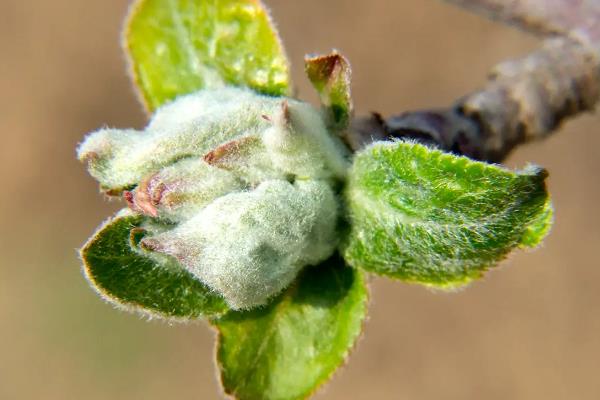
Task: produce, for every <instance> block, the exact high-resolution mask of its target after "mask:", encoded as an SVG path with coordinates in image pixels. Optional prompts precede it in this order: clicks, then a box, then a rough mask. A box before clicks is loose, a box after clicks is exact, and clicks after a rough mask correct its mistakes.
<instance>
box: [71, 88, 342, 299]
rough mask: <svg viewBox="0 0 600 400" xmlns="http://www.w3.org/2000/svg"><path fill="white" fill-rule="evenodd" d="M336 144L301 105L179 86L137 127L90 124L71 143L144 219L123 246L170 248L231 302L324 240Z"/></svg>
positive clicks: (308, 260) (271, 284)
mask: <svg viewBox="0 0 600 400" xmlns="http://www.w3.org/2000/svg"><path fill="white" fill-rule="evenodd" d="M347 156H348V154H347V152H346V149H345V147H344V146H343V145H342V144H341V143H340V142H339V141H338V139H337V138H335V137H333V136H332V135H331V134H330V133H329V132H328V131H327V129H326V127H325V124H324V122H323V119H322V117H321V114H320V112H318V111H317V110H315V109H314V108H312V107H311V106H310V105H308V104H306V103H302V102H299V101H297V100H294V99H288V98H281V97H268V96H263V95H260V94H257V93H255V92H252V91H250V90H245V89H238V88H223V89H211V90H202V91H199V92H197V93H194V94H190V95H187V96H183V97H180V98H178V99H177V100H175V101H173V102H172V103H170V104H167V105H165V106H163V107H162V108H160V109H159V110H158V111H157V112H156V113H155V115H154V116H153V118H152V120H151V121H150V123H149V125H148V126H147V127H146V128H145V129H144V130H143V131H136V130H131V129H125V130H121V129H101V130H98V131H96V132H93V133H91V134H89V135H88V136H87V137H86V139H85V140H84V141H83V143H82V144H81V145H80V147H79V149H78V157H79V159H80V160H82V161H85V162H87V165H88V170H89V172H90V174H91V175H92V176H93V177H94V178H96V179H97V180H98V182H99V183H100V187H101V188H102V190H104V191H105V192H106V193H108V194H110V195H121V196H123V197H124V199H125V200H126V202H127V204H128V205H129V208H130V209H131V210H133V211H134V212H136V213H140V214H143V215H146V216H148V218H149V221H152V223H151V224H150V223H149V224H147V226H146V227H145V228H144V229H145V234H144V237H143V238H142V239H141V241H139V242H137V243H133V244H132V245H133V246H137V248H136V249H135V251H137V252H140V253H141V254H144V255H146V256H148V257H159V258H160V257H172V258H174V259H175V260H177V261H178V265H179V266H180V267H181V268H185V269H186V270H187V271H189V272H190V273H191V274H193V276H194V277H196V278H197V279H198V280H200V281H201V282H203V283H204V284H205V285H207V286H208V287H209V288H211V289H212V290H214V291H215V292H217V293H219V294H220V295H221V296H223V298H224V299H225V301H226V302H227V303H228V305H229V306H230V307H232V308H234V309H248V308H252V307H256V306H259V305H262V304H265V303H266V302H267V301H268V300H269V299H270V298H271V297H273V296H274V295H276V294H277V293H279V292H280V291H281V290H283V289H284V288H286V287H287V286H288V285H289V284H290V283H291V282H292V281H293V280H294V278H295V277H296V276H297V274H298V272H299V271H300V270H301V269H302V268H303V267H304V266H306V265H315V264H318V263H319V262H321V261H323V260H325V259H327V258H328V257H329V256H330V255H331V254H332V253H333V252H334V250H335V248H336V246H337V245H338V242H337V240H338V239H337V238H338V234H337V232H336V225H337V221H338V216H339V213H340V210H339V209H338V201H337V199H336V194H335V188H336V187H338V186H339V182H340V181H342V180H344V177H345V174H346V171H347V169H348V167H349V165H348V161H347Z"/></svg>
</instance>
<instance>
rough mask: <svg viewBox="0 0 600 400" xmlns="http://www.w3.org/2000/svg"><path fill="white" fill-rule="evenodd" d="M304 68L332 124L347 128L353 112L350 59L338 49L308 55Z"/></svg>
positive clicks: (336, 127)
mask: <svg viewBox="0 0 600 400" xmlns="http://www.w3.org/2000/svg"><path fill="white" fill-rule="evenodd" d="M304 68H305V70H306V74H307V75H308V79H310V81H311V82H312V84H313V86H314V87H315V89H317V92H318V93H319V97H320V98H321V104H322V105H323V107H324V108H325V109H326V110H327V112H328V114H329V118H330V119H331V125H332V126H333V128H335V129H340V130H341V129H345V128H346V127H347V126H348V123H349V122H350V116H351V114H352V98H351V95H350V75H351V69H350V64H349V63H348V60H346V58H345V57H344V56H342V55H341V54H339V53H338V52H337V51H333V52H332V53H331V54H328V55H326V56H307V57H306V58H305V59H304Z"/></svg>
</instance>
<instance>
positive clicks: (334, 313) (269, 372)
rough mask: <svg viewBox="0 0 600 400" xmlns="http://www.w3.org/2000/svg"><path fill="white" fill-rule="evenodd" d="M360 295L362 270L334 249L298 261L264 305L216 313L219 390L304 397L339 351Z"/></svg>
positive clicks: (273, 399)
mask: <svg viewBox="0 0 600 400" xmlns="http://www.w3.org/2000/svg"><path fill="white" fill-rule="evenodd" d="M367 300H368V292H367V288H366V284H365V280H364V277H363V275H362V273H361V272H360V271H358V270H354V269H352V268H348V267H346V266H344V264H343V261H342V260H341V259H339V257H334V258H332V259H330V260H329V261H327V262H325V263H323V264H321V265H319V266H316V267H309V268H307V269H305V270H304V272H303V273H302V274H301V275H300V277H299V278H298V281H297V282H296V284H295V285H294V286H292V287H290V288H289V289H288V290H287V291H286V292H285V293H283V294H282V295H281V296H280V297H279V298H278V299H277V300H275V301H274V302H273V303H271V304H270V305H269V306H267V307H265V308H261V309H256V310H252V311H247V312H231V313H229V314H226V315H225V316H224V317H223V318H221V319H219V320H218V321H215V324H216V325H217V327H218V329H219V332H220V333H219V347H218V350H217V360H218V363H219V366H220V369H221V379H222V383H223V386H224V388H225V391H226V392H227V393H228V394H230V395H233V396H235V397H236V398H238V399H241V400H246V399H247V400H250V399H261V400H279V399H281V400H284V399H286V400H287V399H302V398H306V397H307V396H309V395H310V394H311V393H312V392H314V391H315V389H316V388H317V387H318V386H319V385H320V384H322V383H323V382H325V381H326V380H327V379H328V378H329V377H330V376H331V374H332V373H333V372H334V371H335V370H336V369H337V368H338V366H339V365H340V364H341V363H343V362H344V360H345V359H346V357H347V355H348V353H349V351H350V349H351V348H352V346H353V344H354V343H355V341H356V339H357V338H358V336H359V335H360V332H361V330H362V323H363V320H364V318H365V315H366V307H367Z"/></svg>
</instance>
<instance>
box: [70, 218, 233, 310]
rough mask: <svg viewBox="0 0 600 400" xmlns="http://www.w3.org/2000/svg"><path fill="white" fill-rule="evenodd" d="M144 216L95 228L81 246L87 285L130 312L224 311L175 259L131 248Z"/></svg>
mask: <svg viewBox="0 0 600 400" xmlns="http://www.w3.org/2000/svg"><path fill="white" fill-rule="evenodd" d="M145 220H146V218H145V217H142V216H139V215H122V214H120V215H117V217H115V218H113V219H111V220H109V221H107V222H106V223H105V224H104V225H103V226H101V227H100V228H99V230H98V231H97V232H96V234H95V235H94V236H92V238H91V239H90V240H89V241H88V242H87V243H86V244H85V246H84V247H83V249H82V250H81V258H82V260H83V262H84V266H83V270H84V274H85V276H86V278H87V279H88V281H89V282H90V284H91V285H92V287H93V288H94V289H95V290H96V291H97V292H98V293H99V294H100V295H101V296H102V297H103V298H104V299H106V300H108V301H109V302H111V303H113V304H115V305H117V306H119V307H123V308H125V309H127V310H130V311H140V312H143V313H146V314H149V315H152V316H160V317H166V318H173V319H192V318H199V317H214V316H218V315H221V314H223V313H225V312H226V311H227V310H228V307H227V306H226V305H225V302H224V300H223V299H222V298H221V297H220V296H218V295H216V294H214V293H212V292H210V291H209V289H208V288H207V287H206V286H205V285H204V284H202V283H201V282H199V281H198V280H196V279H194V278H193V277H192V275H191V274H189V273H188V272H187V271H185V270H183V269H182V268H181V267H180V266H179V265H178V264H177V263H176V262H175V261H169V260H168V259H167V258H164V260H162V259H161V260H160V261H159V260H158V259H154V258H148V257H145V256H143V255H142V254H141V250H139V249H138V250H134V249H133V247H132V245H135V244H136V243H139V241H140V240H141V238H142V237H143V230H142V229H139V227H140V226H141V225H142V224H143V223H144V222H145Z"/></svg>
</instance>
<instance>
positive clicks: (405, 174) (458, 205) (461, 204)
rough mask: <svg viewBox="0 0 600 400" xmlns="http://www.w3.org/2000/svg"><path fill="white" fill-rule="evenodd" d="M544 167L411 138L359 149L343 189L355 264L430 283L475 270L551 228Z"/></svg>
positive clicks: (472, 275)
mask: <svg viewBox="0 0 600 400" xmlns="http://www.w3.org/2000/svg"><path fill="white" fill-rule="evenodd" d="M546 176H547V172H546V171H545V170H543V169H541V168H536V167H528V168H527V169H525V170H524V171H522V172H513V171H510V170H507V169H505V168H502V167H500V166H497V165H491V164H486V163H482V162H477V161H473V160H470V159H468V158H466V157H459V156H455V155H452V154H449V153H444V152H441V151H439V150H434V149H430V148H428V147H425V146H422V145H419V144H415V143H409V142H378V143H375V144H373V145H371V146H370V147H367V148H366V149H364V150H363V151H361V152H360V153H358V154H357V155H356V156H355V159H354V164H353V167H352V169H351V172H350V181H349V184H348V187H347V190H346V200H347V204H348V208H349V217H350V221H351V232H350V235H349V238H348V240H347V242H346V244H345V246H344V249H343V252H344V257H345V259H346V261H347V262H348V263H349V264H350V265H352V266H355V267H358V268H362V269H366V270H368V271H372V272H375V273H377V274H381V275H386V276H390V277H394V278H398V279H401V280H405V281H409V282H416V283H422V284H425V285H429V286H435V287H442V288H443V287H450V288H451V287H456V286H460V285H463V284H465V283H468V282H470V281H471V280H473V279H476V278H478V277H480V276H481V275H482V274H483V272H484V271H485V270H487V269H488V268H490V267H492V266H494V265H495V264H496V263H498V262H499V261H500V260H501V259H503V258H504V257H505V256H506V255H507V254H508V253H509V252H510V251H511V250H513V249H515V248H517V247H523V246H528V247H533V246H535V245H537V244H539V242H540V241H541V240H542V239H543V237H544V236H545V235H546V234H547V233H548V231H549V229H550V225H551V222H552V206H551V205H550V200H549V197H548V193H547V192H546V185H545V178H546Z"/></svg>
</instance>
